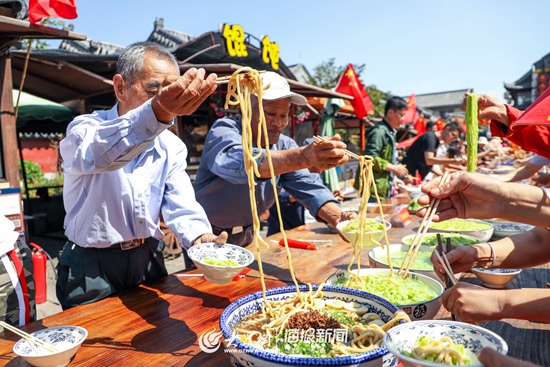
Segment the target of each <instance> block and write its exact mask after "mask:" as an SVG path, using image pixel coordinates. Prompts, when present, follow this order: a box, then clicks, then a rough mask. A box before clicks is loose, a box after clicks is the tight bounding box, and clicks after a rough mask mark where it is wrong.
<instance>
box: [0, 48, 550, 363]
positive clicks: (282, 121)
mask: <svg viewBox="0 0 550 367" xmlns="http://www.w3.org/2000/svg"><path fill="white" fill-rule="evenodd" d="M216 77H217V76H216V75H215V74H211V75H206V73H205V71H204V70H203V69H190V70H188V71H187V72H185V74H183V75H181V76H180V72H179V67H178V64H177V61H176V59H175V58H174V56H173V55H172V54H171V53H170V52H168V51H166V50H165V49H163V48H162V47H160V46H158V45H156V44H152V43H147V42H145V43H138V44H135V45H132V46H130V47H128V48H127V49H126V50H125V51H124V52H123V53H122V55H121V56H120V58H119V61H118V64H117V73H116V75H115V76H114V78H113V88H114V93H115V95H116V99H117V103H116V105H115V106H113V108H112V109H110V110H108V111H96V112H93V113H91V114H86V115H82V116H79V117H77V118H75V120H74V121H73V122H72V123H71V124H70V125H69V127H68V129H67V134H66V137H65V139H63V141H62V142H61V144H60V153H61V155H62V157H63V170H64V176H65V183H64V203H65V207H66V212H67V215H66V218H65V234H66V236H67V238H68V242H67V243H66V245H65V246H64V248H63V251H62V253H61V255H60V258H59V264H58V268H57V271H58V274H57V297H58V300H59V302H60V303H61V305H62V307H63V308H64V309H67V308H71V307H74V306H77V305H80V304H85V303H91V302H95V301H98V300H100V299H102V298H105V297H108V296H110V295H112V294H115V293H118V292H120V291H122V290H125V289H128V288H132V287H135V286H137V285H139V284H141V283H143V282H148V281H152V280H155V279H159V278H161V277H164V276H166V275H167V272H166V268H165V265H164V259H163V256H162V249H163V248H162V247H163V242H162V240H163V238H164V232H166V230H169V231H170V235H171V240H172V241H177V243H179V244H180V245H181V246H182V247H183V248H184V249H188V248H190V247H191V246H193V245H195V244H198V243H202V242H217V243H221V244H223V243H225V242H226V241H227V242H230V243H233V244H237V245H241V246H243V245H247V244H249V243H251V242H252V239H253V236H254V233H253V231H252V213H251V211H250V196H249V187H248V179H247V174H246V172H245V164H244V154H243V148H242V145H241V138H242V131H243V126H242V124H241V119H240V118H235V117H227V116H225V117H221V118H219V119H218V120H217V121H215V122H214V123H213V125H212V127H211V129H210V130H209V132H208V135H207V137H206V139H205V145H204V148H203V150H202V159H201V160H200V165H199V168H198V172H197V175H196V180H195V182H194V183H193V184H192V183H191V180H190V178H189V176H188V175H187V173H186V171H185V168H186V164H187V161H186V159H187V154H188V150H189V147H186V145H185V144H184V142H182V140H181V139H179V138H178V137H177V136H176V135H175V134H172V133H171V132H170V131H169V129H170V127H171V126H173V124H174V119H175V118H176V117H177V116H180V115H190V114H192V113H193V112H194V111H195V110H196V109H197V108H198V107H199V106H200V105H201V104H202V103H203V102H204V101H205V100H206V98H207V97H208V96H210V95H211V94H212V93H213V92H214V91H215V90H216V88H217V86H216V84H215V81H216ZM262 79H263V82H264V86H265V87H267V86H268V85H269V86H270V87H269V89H266V90H265V92H264V95H263V104H262V106H261V107H262V108H260V106H259V103H258V98H257V97H256V96H251V104H252V121H257V120H258V119H259V113H260V111H263V113H264V115H265V119H266V123H267V126H268V128H267V132H268V135H269V141H270V144H272V146H271V147H270V149H271V156H272V162H273V171H274V174H275V176H276V185H277V188H278V189H279V190H281V189H284V192H283V193H282V194H281V195H286V198H287V199H286V201H285V200H283V205H285V206H288V208H291V207H292V209H291V210H293V211H295V212H296V215H297V217H296V218H293V219H292V220H289V221H288V223H286V222H285V224H284V225H285V227H287V225H288V227H292V226H295V225H296V224H297V223H302V222H304V220H305V219H304V215H305V214H304V210H305V209H307V213H309V215H311V217H312V218H315V220H317V221H322V222H324V223H327V224H329V225H331V226H336V225H337V224H338V223H339V222H340V221H342V220H347V219H351V218H354V217H355V216H356V214H355V213H353V212H345V211H343V210H342V209H341V207H340V205H339V197H338V193H333V192H331V191H330V190H329V189H328V188H327V187H326V186H325V185H324V183H323V182H322V180H321V177H320V175H319V174H318V173H319V172H320V171H322V170H325V169H329V168H333V167H336V166H340V165H342V164H344V163H346V162H347V161H348V160H349V157H348V155H347V154H346V151H345V149H346V144H344V143H343V142H342V141H341V140H340V137H339V136H334V137H330V138H329V139H327V140H324V141H317V140H314V141H311V142H310V143H309V144H304V145H302V146H299V145H298V144H297V143H296V142H295V141H294V140H293V139H291V138H290V137H288V136H285V135H284V134H282V131H283V129H284V128H285V127H286V126H287V124H288V123H289V113H290V110H291V106H292V105H305V104H306V103H307V100H306V98H305V97H304V96H302V95H299V94H296V93H294V92H292V91H291V90H290V87H289V85H288V83H287V81H286V80H285V79H284V78H283V77H281V76H280V75H279V74H277V73H274V72H265V73H264V74H263V77H262ZM547 95H548V93H545V94H544V95H543V96H541V98H542V99H544V98H546V96H547ZM539 99H540V98H539ZM478 101H479V106H480V110H479V118H481V119H487V120H491V121H492V122H491V133H492V136H494V138H492V139H490V140H489V139H487V137H485V136H480V138H479V141H478V146H479V152H478V158H479V163H486V164H489V165H490V164H491V162H493V161H494V160H495V159H496V160H501V159H504V154H505V150H504V149H503V147H502V139H507V140H508V141H510V142H511V143H514V144H517V145H519V146H521V147H522V148H523V149H525V150H526V151H531V152H534V153H535V154H536V155H534V156H533V157H532V158H530V160H529V161H526V162H525V165H524V166H522V167H520V168H518V169H517V170H516V171H514V172H511V173H509V174H507V175H505V176H503V177H501V179H500V180H495V179H493V178H490V177H488V176H487V175H482V174H473V173H466V172H465V163H466V159H465V153H466V149H467V147H466V146H465V142H464V141H465V139H464V132H463V130H462V126H461V124H459V123H457V122H448V123H447V124H445V125H444V127H443V128H442V129H440V130H438V129H437V127H436V126H435V127H434V126H433V125H432V126H429V127H428V129H427V130H428V131H427V132H425V133H424V134H422V135H421V136H419V137H418V139H417V140H416V141H415V142H414V143H413V144H412V146H410V147H409V148H408V149H407V151H406V153H405V154H404V156H403V158H402V160H401V161H400V160H399V152H398V150H397V149H396V132H397V129H398V128H399V127H400V125H401V124H402V123H403V118H404V115H405V112H406V110H407V107H408V106H407V103H406V101H405V100H403V99H402V98H399V97H393V98H390V99H389V100H388V101H387V102H386V106H385V113H384V116H383V119H382V120H381V121H380V122H378V123H377V124H376V125H374V126H373V127H372V128H370V129H368V131H367V133H366V142H367V144H366V148H365V150H364V151H363V152H362V153H363V154H364V155H369V156H371V157H373V158H374V163H373V174H374V182H375V185H376V188H377V192H378V194H379V196H380V197H381V198H382V199H385V198H388V197H391V196H392V195H395V194H396V193H397V192H398V189H399V187H400V186H403V185H405V184H407V183H410V182H412V181H413V177H414V176H416V175H417V174H418V175H420V177H421V178H422V179H423V180H424V181H425V182H426V183H425V185H424V186H423V187H422V190H423V192H424V193H425V194H427V195H426V196H424V197H421V198H420V199H419V203H420V204H424V205H425V204H428V202H429V200H430V197H435V198H441V199H442V201H441V204H440V206H439V213H438V214H437V215H436V217H435V218H434V220H436V221H438V220H446V219H450V218H479V219H483V218H492V217H501V218H505V219H509V220H513V221H521V222H524V223H529V224H532V225H534V226H536V228H535V229H534V230H532V231H530V232H527V233H524V234H521V235H517V236H515V237H514V238H505V239H502V240H499V241H495V242H493V243H492V244H491V245H490V246H489V245H487V244H478V245H474V246H470V247H465V246H456V247H455V248H454V249H453V251H451V252H450V253H449V254H448V258H449V261H450V263H451V265H452V267H453V270H454V271H455V272H463V271H468V270H471V269H472V268H473V267H484V266H489V265H491V266H494V267H503V268H522V267H531V266H536V265H540V264H543V263H547V262H548V261H550V251H549V249H546V246H547V245H548V243H550V231H549V230H548V229H547V228H548V225H549V223H550V196H548V193H547V191H546V190H545V189H544V188H543V189H542V190H541V188H540V187H536V186H534V185H524V184H521V183H515V182H518V181H522V180H526V179H528V178H531V177H536V178H534V180H535V182H536V183H537V185H538V186H542V185H545V184H546V183H548V182H549V181H550V179H549V176H548V174H545V173H540V174H539V173H538V172H539V171H540V170H541V168H543V167H545V166H547V165H548V163H549V159H550V146H548V141H549V140H548V136H549V135H550V130H549V129H548V128H547V127H546V126H542V125H541V124H538V120H537V118H539V117H540V116H539V115H537V114H536V113H532V110H531V109H533V108H534V109H536V108H539V109H540V108H543V109H544V108H546V110H547V109H548V108H547V106H548V102H546V103H544V102H542V104H541V103H539V102H535V103H534V104H533V106H532V107H531V108H530V109H529V110H527V111H526V112H525V113H521V111H518V110H516V109H514V108H513V107H511V106H508V105H505V104H503V103H502V102H500V101H498V100H497V99H496V98H494V97H491V96H487V95H480V96H479V98H478ZM530 111H531V113H530ZM190 126H192V125H190ZM252 135H253V137H254V141H256V138H257V136H258V131H257V125H256V124H255V123H253V124H252ZM186 136H189V137H191V134H190V133H189V132H186ZM191 141H192V140H189V142H188V144H192V143H191ZM262 148H265V147H256V148H255V151H254V154H256V156H257V157H258V158H257V163H258V168H259V173H260V177H259V178H258V179H257V180H256V184H257V186H256V188H255V190H256V193H257V195H256V197H257V198H258V202H257V203H256V204H257V207H258V211H259V212H260V213H263V212H265V211H268V210H270V208H272V207H273V203H274V201H275V197H274V191H273V187H272V181H271V179H270V178H271V172H270V169H269V167H268V162H267V157H266V154H265V150H264V149H262ZM445 171H450V172H452V174H451V178H452V179H451V181H450V182H449V183H447V184H445V185H443V186H442V187H438V182H439V177H440V176H441V175H442V174H443V172H445ZM535 175H537V176H535ZM106 188H108V189H106ZM487 197H491V198H492V199H493V200H491V201H487V200H486V198H487ZM495 202H498V203H500V204H499V205H494V203H495ZM294 203H299V204H300V207H301V209H299V210H301V212H298V211H297V209H296V207H295V206H294V205H293V204H294ZM424 214H425V210H420V211H419V215H420V216H423V215H424ZM161 218H162V220H163V226H164V227H161V225H160V219H161ZM287 219H291V218H290V216H289V217H288V218H287ZM0 224H1V223H0ZM11 230H12V229H11V228H8V229H7V230H6V232H7V233H9V232H10V231H11ZM278 230H279V228H277V227H276V226H275V228H274V229H272V230H271V233H274V232H275V231H278ZM9 238H11V237H9ZM546 241H549V242H546ZM12 242H14V243H15V244H16V245H15V247H16V248H22V249H24V250H25V249H26V250H25V251H27V250H28V249H27V248H26V247H25V246H24V244H21V243H20V242H17V241H15V240H14V241H12ZM6 252H8V251H5V252H3V253H2V256H4V254H5V253H6ZM27 260H28V259H27ZM433 263H434V266H435V269H436V270H437V271H438V272H439V273H440V274H441V275H443V269H442V267H441V264H439V262H438V261H437V259H433ZM4 265H8V263H7V262H5V263H4ZM549 298H550V290H546V289H542V290H541V289H518V290H505V291H500V290H487V289H485V288H482V287H479V286H473V285H470V284H467V283H464V282H459V283H458V284H457V285H456V286H454V287H452V288H450V289H449V290H447V291H446V292H445V294H444V295H443V298H442V300H443V305H444V307H445V308H446V309H447V310H449V311H451V312H452V313H454V314H456V315H457V316H459V317H460V318H461V319H462V320H464V321H466V322H479V321H487V320H499V319H502V318H508V317H514V318H520V319H526V320H532V321H539V322H550V313H548V312H547V310H546V309H545V306H546V303H547V300H548V299H549ZM31 316H32V317H34V315H31ZM10 320H11V321H12V322H13V323H19V319H17V320H16V319H14V318H13V317H11V318H9V319H8V321H10ZM507 358H508V357H505V356H498V355H494V354H492V353H491V352H490V351H485V352H484V353H483V354H482V355H481V356H480V359H481V360H482V362H484V363H485V364H486V365H487V366H497V365H503V364H499V363H509V364H508V365H519V364H517V363H520V362H518V361H514V360H512V359H507ZM514 363H516V364H514ZM525 365H527V364H525Z"/></svg>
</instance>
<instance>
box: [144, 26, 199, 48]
mask: <svg viewBox="0 0 550 367" xmlns="http://www.w3.org/2000/svg"><path fill="white" fill-rule="evenodd" d="M192 39H194V37H193V36H190V35H188V34H185V33H182V32H179V31H175V30H172V29H167V28H164V19H163V18H158V19H155V29H154V30H153V32H152V33H151V35H150V36H149V38H148V39H147V41H150V42H155V43H158V44H159V45H162V46H164V47H166V48H167V49H169V50H170V51H174V50H175V49H176V48H177V47H178V46H179V45H181V44H183V43H187V42H189V41H191V40H192Z"/></svg>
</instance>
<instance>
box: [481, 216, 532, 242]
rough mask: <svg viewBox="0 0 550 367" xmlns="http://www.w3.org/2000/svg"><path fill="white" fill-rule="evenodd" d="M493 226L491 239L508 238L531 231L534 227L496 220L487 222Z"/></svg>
mask: <svg viewBox="0 0 550 367" xmlns="http://www.w3.org/2000/svg"><path fill="white" fill-rule="evenodd" d="M488 222H489V223H491V224H492V225H493V228H494V231H493V238H504V237H510V236H513V235H515V234H519V233H523V232H527V231H530V230H532V229H533V228H535V226H532V225H530V224H525V223H517V222H501V221H498V220H491V221H488Z"/></svg>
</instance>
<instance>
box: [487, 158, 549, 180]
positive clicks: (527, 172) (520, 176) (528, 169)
mask: <svg viewBox="0 0 550 367" xmlns="http://www.w3.org/2000/svg"><path fill="white" fill-rule="evenodd" d="M541 168H542V166H539V165H538V164H532V163H527V164H526V165H525V166H523V167H521V168H520V169H517V170H515V171H512V172H510V173H506V174H504V175H500V176H497V177H496V179H497V180H500V181H504V182H518V181H521V180H525V179H528V178H530V177H531V176H533V175H534V174H535V173H537V172H538V171H540V169H541Z"/></svg>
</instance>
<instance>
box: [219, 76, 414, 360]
mask: <svg viewBox="0 0 550 367" xmlns="http://www.w3.org/2000/svg"><path fill="white" fill-rule="evenodd" d="M251 94H255V95H256V96H257V98H258V109H259V114H258V115H259V116H258V117H259V121H258V136H257V139H256V147H257V148H258V149H259V152H258V153H257V154H254V145H253V143H254V139H253V136H252V121H251V120H252V112H253V111H252V105H251ZM262 96H263V89H262V79H261V75H260V74H259V73H258V71H257V70H254V69H252V68H249V67H243V68H240V69H238V70H236V71H235V72H234V73H233V74H232V75H231V77H230V80H229V84H228V92H227V97H226V102H225V108H226V109H227V108H228V107H229V106H239V107H240V109H241V115H242V119H241V121H242V148H243V155H244V166H245V171H246V174H247V176H248V185H249V198H250V206H251V211H252V218H253V223H252V224H253V230H254V239H253V243H254V246H255V248H256V254H257V256H258V258H257V260H258V269H259V272H260V281H261V284H262V296H263V300H264V306H263V307H262V308H261V310H260V311H259V312H256V313H254V314H252V315H250V316H248V317H246V318H244V319H243V320H241V321H240V322H239V323H238V324H237V325H236V326H235V330H234V332H236V333H237V334H238V335H241V336H243V335H244V336H246V338H247V339H248V340H251V341H256V340H260V339H261V338H262V335H263V334H264V333H265V335H266V336H267V338H268V339H270V338H273V337H275V336H277V335H280V334H281V333H283V332H284V330H285V328H286V327H287V325H288V322H289V319H290V318H291V317H292V316H293V315H296V314H299V313H305V312H308V311H311V310H316V309H321V308H324V307H325V301H324V300H323V297H324V296H323V292H322V289H323V286H324V283H323V284H321V285H319V287H318V289H317V290H316V291H313V289H312V286H311V284H308V286H309V291H308V292H301V291H300V289H299V286H298V282H297V280H296V276H295V274H294V269H293V267H292V258H291V253H290V250H289V247H288V241H287V237H286V233H285V231H284V225H283V220H282V216H281V209H280V205H279V201H278V192H277V185H276V181H275V172H274V169H273V164H272V161H271V152H270V150H269V146H270V144H269V138H268V133H267V124H266V121H265V116H264V111H263V105H262ZM262 143H263V144H262ZM262 146H265V149H266V158H267V162H268V165H269V171H270V175H271V182H272V185H273V193H274V197H275V205H276V207H277V214H278V217H279V226H280V228H281V233H282V236H283V240H284V243H285V251H286V255H287V259H288V266H289V270H290V274H291V276H292V280H293V282H294V284H295V286H296V294H295V295H294V296H293V297H289V298H287V299H284V300H277V301H274V300H268V299H267V296H266V285H265V276H264V271H263V265H262V260H261V254H260V243H261V244H263V245H264V246H266V247H269V245H268V244H267V242H266V241H265V240H264V239H262V238H261V235H260V220H259V217H258V210H257V205H256V190H255V187H256V180H255V178H256V177H260V172H259V168H258V164H257V160H258V159H259V158H260V157H261V156H262V153H263V148H262ZM372 161H373V158H372V157H368V156H365V157H361V159H360V167H361V169H362V172H363V173H362V175H361V181H360V184H361V188H362V189H363V190H362V192H363V195H362V199H361V205H360V209H359V215H360V218H361V219H362V222H361V225H360V226H359V228H360V229H361V228H362V226H363V225H364V223H365V222H366V217H367V203H368V200H369V197H370V190H369V188H370V186H371V185H372V184H373V176H372V164H373V163H372ZM360 192H361V190H360ZM374 193H375V195H376V197H377V202H378V205H379V209H380V214H381V217H382V220H384V216H383V212H382V206H381V204H380V198H379V197H378V194H377V192H376V188H375V189H374ZM359 235H361V236H362V231H361V233H360V234H359V233H358V236H357V237H359ZM371 236H372V234H371ZM384 236H385V239H386V244H388V243H389V242H388V238H387V234H386V226H385V225H384ZM376 243H377V244H378V245H380V246H381V244H380V243H378V242H376ZM360 244H361V240H359V241H355V244H354V251H353V257H352V262H351V263H350V266H349V267H348V270H350V267H351V264H352V263H353V260H354V259H355V258H357V261H358V266H359V261H360V255H361V245H360ZM387 247H388V249H389V246H387ZM350 273H351V271H350ZM352 274H353V273H352ZM373 315H375V314H373ZM375 316H376V317H378V318H379V316H377V315H375ZM403 319H406V320H408V321H410V319H409V318H408V316H407V315H406V314H405V313H403V312H402V311H398V312H396V313H395V314H394V316H393V318H392V319H391V320H389V321H388V322H387V323H385V324H384V323H383V322H382V323H381V325H379V324H380V322H379V324H369V325H364V324H362V323H360V322H357V323H356V324H354V325H353V326H352V327H351V329H350V331H351V333H352V341H351V343H350V345H340V344H332V345H331V351H332V352H333V353H335V354H337V355H349V354H354V353H362V352H366V351H369V350H372V349H376V348H378V347H379V346H380V345H381V343H382V339H383V337H384V334H385V332H386V331H387V330H388V329H389V328H390V327H391V326H393V325H395V324H396V323H397V322H398V321H400V320H403ZM344 327H347V326H344Z"/></svg>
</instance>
